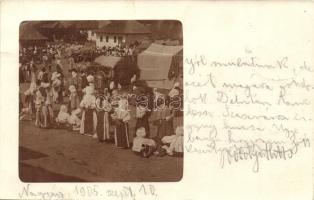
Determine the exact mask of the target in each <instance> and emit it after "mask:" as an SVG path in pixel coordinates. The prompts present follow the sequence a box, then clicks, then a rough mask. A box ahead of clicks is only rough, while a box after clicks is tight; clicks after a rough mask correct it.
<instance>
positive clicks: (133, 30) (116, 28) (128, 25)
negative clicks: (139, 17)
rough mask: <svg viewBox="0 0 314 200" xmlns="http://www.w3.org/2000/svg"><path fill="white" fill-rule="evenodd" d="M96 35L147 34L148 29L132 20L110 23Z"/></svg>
mask: <svg viewBox="0 0 314 200" xmlns="http://www.w3.org/2000/svg"><path fill="white" fill-rule="evenodd" d="M96 32H97V33H123V34H144V33H146V34H148V33H151V30H150V28H149V27H147V26H145V25H144V24H141V23H140V22H138V21H134V20H127V21H126V20H123V21H120V20H117V21H111V23H110V24H108V25H107V26H105V27H103V28H101V29H99V30H97V31H96Z"/></svg>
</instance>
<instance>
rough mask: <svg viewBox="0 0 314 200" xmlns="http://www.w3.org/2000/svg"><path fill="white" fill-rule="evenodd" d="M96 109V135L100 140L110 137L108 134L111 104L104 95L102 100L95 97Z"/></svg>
mask: <svg viewBox="0 0 314 200" xmlns="http://www.w3.org/2000/svg"><path fill="white" fill-rule="evenodd" d="M96 110H97V128H96V132H97V137H98V140H99V141H100V142H102V141H106V140H109V139H110V134H109V131H110V130H109V112H110V110H111V105H110V103H109V101H108V99H107V98H106V97H105V98H104V99H103V100H102V99H100V98H97V99H96Z"/></svg>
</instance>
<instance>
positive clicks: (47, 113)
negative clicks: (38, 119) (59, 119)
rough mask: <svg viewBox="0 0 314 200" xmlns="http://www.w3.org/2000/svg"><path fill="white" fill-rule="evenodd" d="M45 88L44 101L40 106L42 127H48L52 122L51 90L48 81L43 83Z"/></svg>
mask: <svg viewBox="0 0 314 200" xmlns="http://www.w3.org/2000/svg"><path fill="white" fill-rule="evenodd" d="M43 88H45V93H46V94H45V95H46V96H45V103H44V105H43V106H42V113H43V124H42V128H50V127H51V126H52V124H53V119H54V113H53V110H52V91H51V87H50V84H49V83H43Z"/></svg>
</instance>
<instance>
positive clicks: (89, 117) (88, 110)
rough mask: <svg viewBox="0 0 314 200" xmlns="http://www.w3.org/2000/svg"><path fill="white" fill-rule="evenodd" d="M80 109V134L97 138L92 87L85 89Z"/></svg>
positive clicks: (94, 98) (94, 100) (94, 99)
mask: <svg viewBox="0 0 314 200" xmlns="http://www.w3.org/2000/svg"><path fill="white" fill-rule="evenodd" d="M80 107H81V109H82V110H83V113H82V122H81V127H80V133H81V134H86V135H89V136H97V135H96V126H97V115H96V111H95V108H96V97H95V95H94V89H93V87H92V86H87V87H86V88H85V96H84V97H83V99H82V101H81V103H80Z"/></svg>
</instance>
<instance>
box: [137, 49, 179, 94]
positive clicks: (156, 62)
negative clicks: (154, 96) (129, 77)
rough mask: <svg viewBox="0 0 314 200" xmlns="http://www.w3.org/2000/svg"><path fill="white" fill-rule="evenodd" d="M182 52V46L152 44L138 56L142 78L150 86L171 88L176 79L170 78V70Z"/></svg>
mask: <svg viewBox="0 0 314 200" xmlns="http://www.w3.org/2000/svg"><path fill="white" fill-rule="evenodd" d="M182 52H183V47H182V46H165V45H161V44H156V43H153V44H151V45H150V46H149V47H148V48H147V49H146V50H145V51H143V52H142V53H140V54H138V57H137V62H138V63H137V64H138V67H139V69H140V79H141V80H145V81H146V82H147V84H148V85H149V86H150V87H156V88H165V89H170V88H171V87H172V86H173V81H174V80H169V79H168V74H169V70H170V67H171V66H172V65H173V61H174V59H176V57H177V56H178V55H181V53H182ZM179 59H180V58H179ZM177 64H180V63H177Z"/></svg>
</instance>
